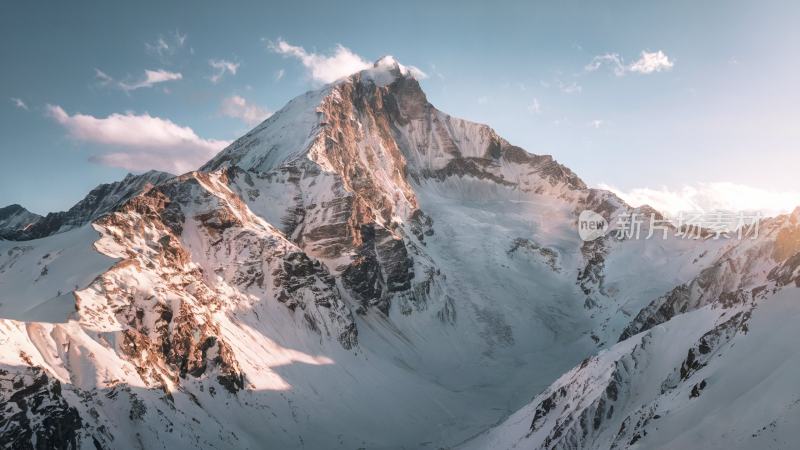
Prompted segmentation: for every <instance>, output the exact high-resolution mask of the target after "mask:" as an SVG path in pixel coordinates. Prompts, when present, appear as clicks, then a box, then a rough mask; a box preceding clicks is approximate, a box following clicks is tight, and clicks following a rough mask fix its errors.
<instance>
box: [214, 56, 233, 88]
mask: <svg viewBox="0 0 800 450" xmlns="http://www.w3.org/2000/svg"><path fill="white" fill-rule="evenodd" d="M208 65H210V66H211V67H212V68H213V69H214V70H215V72H214V74H213V75H211V77H209V80H211V82H212V83H214V84H217V83H219V82H220V81H221V80H222V78H223V77H224V76H225V74H226V73H229V74H231V75H236V71H237V70H239V63H235V62H231V61H227V60H224V59H211V60H209V61H208Z"/></svg>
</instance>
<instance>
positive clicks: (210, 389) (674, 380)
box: [0, 57, 799, 448]
mask: <svg viewBox="0 0 800 450" xmlns="http://www.w3.org/2000/svg"><path fill="white" fill-rule="evenodd" d="M587 209H588V210H592V211H595V212H596V213H598V214H601V215H603V217H604V218H605V219H607V220H608V222H609V223H614V219H616V218H619V217H624V216H626V215H629V214H631V213H634V212H635V213H640V214H644V213H647V212H649V210H646V209H644V208H640V209H632V208H630V207H629V206H628V205H626V204H625V203H624V202H622V201H621V200H619V199H618V198H617V197H616V196H614V195H613V194H611V193H608V192H605V191H600V190H594V189H589V188H587V187H586V185H585V184H584V183H583V182H582V181H581V180H580V178H578V177H577V175H575V174H574V173H573V172H572V171H570V170H569V169H568V168H566V167H564V166H562V165H561V164H559V163H558V162H556V161H555V160H554V159H553V158H552V157H550V156H546V155H532V154H530V153H527V152H526V151H524V150H523V149H521V148H519V147H515V146H513V145H512V144H510V143H508V142H507V141H505V140H504V139H503V138H501V137H499V136H498V135H497V133H495V131H494V130H492V129H491V128H490V127H488V126H486V125H482V124H477V123H472V122H468V121H466V120H462V119H458V118H454V117H451V116H449V115H447V114H445V113H443V112H441V111H439V110H437V109H436V108H435V107H434V106H433V105H431V104H430V103H429V102H428V100H427V97H426V95H425V93H424V92H423V90H422V89H421V87H420V84H419V82H418V81H417V80H416V79H415V78H414V70H413V68H410V67H406V66H403V65H402V64H400V63H399V62H397V61H396V60H395V59H394V58H392V57H384V58H381V59H380V60H378V61H377V62H376V63H375V64H374V65H373V67H371V68H369V69H367V70H364V71H361V72H359V73H356V74H353V75H351V76H349V77H345V78H343V79H341V80H339V81H337V82H335V83H332V84H330V85H327V86H325V87H323V88H321V89H319V90H316V91H312V92H309V93H306V94H304V95H301V96H299V97H297V98H295V99H294V100H292V101H290V102H289V103H288V104H287V105H286V106H285V107H284V108H283V109H281V110H280V111H279V112H277V113H275V114H274V115H273V116H271V117H270V118H269V119H267V120H266V121H264V122H263V123H261V124H259V125H258V126H256V127H255V128H254V129H253V130H252V131H250V132H248V133H247V134H245V135H244V136H242V137H241V138H240V139H238V140H236V141H235V142H234V143H233V144H231V145H230V146H229V147H228V148H227V149H225V150H223V151H222V152H220V153H219V154H218V155H217V156H216V157H214V158H213V159H212V160H211V161H209V162H208V163H207V164H205V165H204V166H203V167H201V168H200V170H198V171H197V172H192V173H188V174H184V175H181V176H177V177H173V176H171V175H167V174H161V173H155V172H149V173H147V174H143V175H138V176H134V175H132V176H129V177H126V178H125V179H124V180H122V181H120V182H117V183H111V184H109V185H102V186H100V187H98V188H97V189H95V190H93V191H92V192H91V193H90V195H89V196H87V198H86V199H85V200H83V201H82V202H80V203H78V204H77V205H76V206H75V207H74V208H72V209H70V210H69V211H68V212H65V213H55V214H51V215H48V216H46V217H41V216H36V215H33V214H30V213H27V211H26V210H24V208H22V207H18V206H15V207H8V208H4V209H2V210H0V232H2V233H3V234H2V236H4V239H6V240H0V344H2V348H3V350H2V351H1V352H0V410H2V411H5V412H6V413H5V414H4V416H3V417H2V420H3V422H0V441H2V442H12V443H14V445H15V446H19V447H24V446H25V445H27V444H30V445H34V444H35V443H41V444H42V445H44V446H52V445H51V444H52V443H54V442H67V443H74V445H73V447H87V446H89V447H96V448H141V447H144V448H161V447H168V448H189V447H191V448H197V447H200V448H264V447H269V448H360V447H364V448H399V447H406V448H418V447H426V446H430V447H433V446H435V447H451V446H454V445H456V444H459V443H464V442H467V441H468V440H469V439H470V438H473V437H475V436H476V435H478V434H480V433H481V432H483V431H485V430H487V429H488V428H490V427H491V426H492V425H495V424H498V423H500V422H502V419H504V418H505V417H506V416H508V414H510V413H512V412H513V411H516V410H517V409H519V408H523V409H522V410H520V412H518V413H517V414H516V415H514V416H511V417H512V418H514V417H522V421H521V422H514V425H513V426H510V425H509V423H508V422H505V423H503V424H502V425H501V426H500V428H497V429H494V430H492V431H490V432H489V433H488V434H485V435H482V437H479V438H478V440H477V441H469V442H468V444H467V445H473V444H474V445H478V446H479V448H480V446H481V445H483V447H482V448H499V447H503V446H505V445H507V444H508V445H509V446H510V445H512V444H513V443H511V444H509V443H510V442H511V441H508V440H507V439H506V438H508V439H511V440H513V442H518V443H520V445H522V446H523V447H525V446H527V447H530V448H538V447H537V446H544V447H548V448H550V447H556V448H576V447H579V448H581V447H582V448H591V447H593V446H597V445H600V446H601V447H602V446H605V445H606V444H610V443H615V444H617V445H618V446H623V447H624V446H625V445H633V444H634V443H635V441H636V440H640V439H645V431H647V433H651V434H652V433H654V431H653V428H651V427H650V426H649V425H648V424H649V423H651V421H653V420H656V419H655V417H656V415H662V416H663V415H664V413H663V412H658V411H662V410H663V409H664V408H662V407H660V406H659V404H661V405H663V403H659V404H656V403H657V402H656V400H658V402H661V401H662V400H661V399H662V397H663V396H670V395H674V396H675V398H679V397H680V399H683V397H684V396H683V394H684V393H685V394H686V395H685V397H686V399H689V398H691V399H692V401H696V399H704V398H706V397H704V395H705V394H704V392H712V390H713V388H714V385H715V384H714V381H713V377H712V376H709V377H706V376H705V375H703V373H704V372H703V371H704V370H711V369H704V367H706V366H708V367H712V366H713V365H714V364H715V363H714V361H715V360H714V359H713V358H711V357H710V356H708V355H711V354H716V353H714V352H717V351H722V350H720V349H726V348H728V347H731V346H732V343H733V342H737V339H742V338H741V336H745V335H747V330H748V329H749V328H748V327H751V323H754V322H755V321H756V318H757V317H758V316H757V311H755V312H754V311H753V308H754V307H755V306H756V305H759V304H760V303H762V302H764V301H766V299H768V298H771V297H772V296H780V295H785V292H788V291H787V290H788V289H790V288H793V287H794V286H795V285H797V283H798V281H797V280H798V279H799V278H798V262H797V261H798V258H797V255H796V253H797V245H796V244H797V242H796V241H797V239H796V234H797V233H796V228H797V214H795V215H793V216H786V217H782V218H777V219H774V220H771V221H769V222H768V223H765V224H764V229H763V233H762V235H761V236H760V237H759V239H756V240H752V241H747V242H738V241H721V240H702V241H690V240H679V239H670V240H667V241H662V240H649V241H646V240H635V239H623V240H620V239H616V238H614V237H613V236H611V235H606V236H604V237H601V238H599V239H597V240H594V241H590V242H583V241H581V240H580V239H579V236H578V233H577V230H576V221H577V219H578V216H579V214H580V213H581V212H582V211H583V210H587ZM34 238H40V239H34ZM693 317H695V318H696V317H700V319H693ZM751 317H752V319H751ZM701 319H702V320H701ZM675 323H679V324H683V325H675V328H674V329H673V328H670V327H673V325H671V324H675ZM664 329H666V330H667V331H664ZM686 330H689V331H686ZM659 333H661V334H659ZM787 333H788V332H787ZM673 334H674V335H675V336H676V337H675V339H674V340H673V342H674V346H675V348H674V349H673V351H674V353H670V354H669V357H668V358H667V359H665V361H667V363H665V364H664V365H661V364H656V363H655V361H656V360H657V359H658V358H659V357H660V356H659V354H660V353H663V352H664V351H665V350H664V347H665V346H666V344H665V342H667V340H668V338H671V337H672V336H673ZM620 336H622V339H623V340H622V342H620V343H619V344H617V341H618V340H619V339H620ZM604 349H608V350H607V351H605V352H604V353H600V354H599V355H596V356H592V355H595V354H596V353H597V352H598V351H601V352H602V351H603V350H604ZM709 352H710V353H709ZM689 355H691V356H689ZM673 357H674V358H673ZM587 358H588V359H587ZM581 361H584V363H581ZM642 364H645V365H647V367H650V368H648V369H646V370H650V371H652V373H653V374H654V375H652V377H650V375H647V378H646V379H647V380H651V378H652V380H656V379H658V383H657V384H658V389H663V393H662V394H661V395H662V397H659V398H656V397H648V398H642V397H635V395H636V393H637V392H639V390H638V388H637V386H638V385H637V384H636V383H638V382H639V379H640V378H641V377H643V376H644V375H642V373H641V370H640V368H641V367H642V366H641V365H642ZM770 364H771V363H767V364H765V367H767V368H771V369H772V370H775V371H776V373H777V374H778V376H782V374H783V372H782V371H780V370H779V367H778V366H776V365H774V364H772V365H770ZM573 367H576V368H575V369H573V370H571V371H570V369H571V368H573ZM682 368H684V369H682ZM642 370H645V369H642ZM715 370H716V369H715ZM765 370H766V369H765ZM649 373H650V372H648V374H649ZM559 377H560V378H559ZM701 378H703V379H701ZM705 378H708V380H705ZM704 380H705V384H703V383H704ZM648 382H649V381H648ZM654 383H655V382H654ZM655 385H656V384H653V386H655ZM548 386H550V387H549V388H548ZM648 386H649V387H652V386H650V385H649V384H648ZM654 389H655V388H654ZM729 389H733V388H729ZM648 392H650V391H648ZM659 392H661V391H659ZM537 395H538V396H537ZM531 398H535V400H534V402H533V403H531V404H530V405H527V406H526V403H527V402H528V400H529V399H531ZM631 399H633V400H631ZM676 401H677V400H676ZM687 401H688V400H687ZM642 402H644V403H642ZM648 402H649V403H648ZM653 402H656V403H653ZM641 405H645V406H642V407H641V408H640V406H641ZM636 408H639V409H636ZM659 408H660V409H659ZM671 408H672V407H671ZM675 408H677V406H676V407H675ZM623 412H624V413H623ZM623 414H626V416H625V417H623V416H622V415H623ZM523 422H525V423H524V427H522V428H519V426H518V423H523ZM622 424H625V427H624V430H622V431H620V427H621V426H622ZM507 427H510V428H507ZM518 428H519V429H518ZM507 429H508V431H507V432H506V431H505V430H507ZM520 430H521V431H520ZM498 436H500V437H498ZM637 436H638V437H637ZM484 438H487V439H489V441H486V440H484ZM504 439H506V440H504ZM525 439H528V440H525ZM486 442H490V443H491V444H486V445H484V444H485V443H486ZM495 444H497V445H498V446H499V447H495ZM529 444H530V445H529ZM623 444H624V445H623Z"/></svg>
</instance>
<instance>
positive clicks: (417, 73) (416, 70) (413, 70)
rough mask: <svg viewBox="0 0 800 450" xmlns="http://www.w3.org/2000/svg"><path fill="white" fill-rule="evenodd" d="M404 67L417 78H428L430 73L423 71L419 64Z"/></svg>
mask: <svg viewBox="0 0 800 450" xmlns="http://www.w3.org/2000/svg"><path fill="white" fill-rule="evenodd" d="M403 67H405V68H406V69H408V71H409V72H410V73H411V76H412V77H414V78H416V79H417V80H424V79H426V78H428V74H427V73H425V72H423V71H422V69H420V68H419V67H417V66H403Z"/></svg>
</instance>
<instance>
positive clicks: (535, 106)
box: [528, 98, 542, 114]
mask: <svg viewBox="0 0 800 450" xmlns="http://www.w3.org/2000/svg"><path fill="white" fill-rule="evenodd" d="M528 112H531V113H533V114H541V113H542V105H540V104H539V99H538V98H534V99H533V101H532V102H531V103H530V104H529V105H528Z"/></svg>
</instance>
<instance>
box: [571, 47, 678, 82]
mask: <svg viewBox="0 0 800 450" xmlns="http://www.w3.org/2000/svg"><path fill="white" fill-rule="evenodd" d="M674 66H675V63H674V61H672V60H670V59H669V57H668V56H667V55H666V54H665V53H664V52H663V51H661V50H659V51H657V52H648V51H643V52H642V53H641V55H640V56H639V59H637V60H636V61H634V62H632V63H630V64H625V61H624V60H623V58H622V57H621V56H620V55H619V54H618V53H606V54H603V55H598V56H595V57H594V58H593V59H592V61H591V62H589V64H587V65H586V67H584V69H585V70H586V71H587V72H594V71H596V70H599V69H600V68H602V67H609V68H610V69H611V70H612V71H613V72H614V74H615V75H616V76H618V77H621V76H623V75H625V74H626V73H631V72H633V73H639V74H643V75H647V74H651V73H655V72H663V71H666V70H670V69H672V68H673V67H674Z"/></svg>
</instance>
